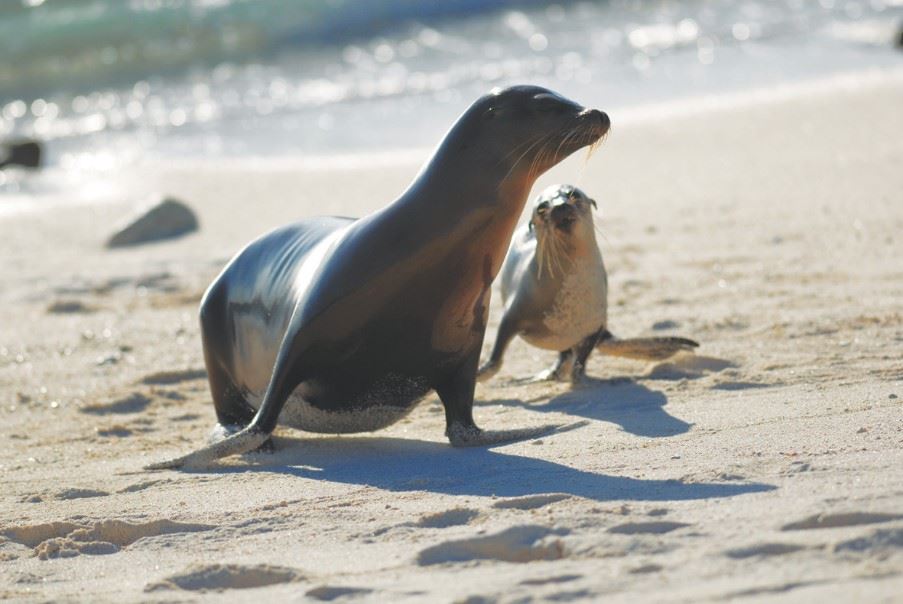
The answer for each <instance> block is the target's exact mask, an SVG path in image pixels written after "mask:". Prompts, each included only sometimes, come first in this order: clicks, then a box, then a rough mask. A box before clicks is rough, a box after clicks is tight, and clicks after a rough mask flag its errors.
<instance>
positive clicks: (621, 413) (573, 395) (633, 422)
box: [485, 377, 693, 437]
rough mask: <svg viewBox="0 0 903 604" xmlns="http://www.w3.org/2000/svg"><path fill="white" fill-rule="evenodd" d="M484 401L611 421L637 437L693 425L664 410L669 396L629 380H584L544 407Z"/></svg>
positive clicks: (667, 433) (673, 432) (513, 401)
mask: <svg viewBox="0 0 903 604" xmlns="http://www.w3.org/2000/svg"><path fill="white" fill-rule="evenodd" d="M485 402H486V403H487V404H500V405H509V406H518V407H523V408H525V409H529V410H531V411H538V412H540V413H551V412H555V413H567V414H569V415H577V416H580V417H585V418H587V419H592V420H597V421H604V422H610V423H613V424H618V425H619V426H621V429H622V430H624V431H625V432H630V433H631V434H636V435H637V436H649V437H665V436H676V435H677V434H683V433H685V432H688V431H689V430H690V428H691V427H692V426H693V424H690V423H687V422H685V421H683V420H682V419H679V418H677V417H674V416H673V415H671V414H669V413H668V412H667V411H665V410H664V406H665V405H666V404H667V403H668V397H666V396H665V395H664V394H662V393H661V392H659V391H657V390H652V389H650V388H647V387H646V386H643V385H642V384H638V383H636V382H634V381H633V380H632V379H630V378H615V379H608V380H602V379H598V378H591V377H585V378H584V379H583V381H581V383H580V385H579V386H577V387H575V388H574V389H573V390H571V391H569V392H565V393H564V394H561V395H559V396H556V397H554V398H552V399H550V400H549V401H548V402H547V403H545V404H528V403H526V402H523V401H519V400H516V399H506V400H495V401H485Z"/></svg>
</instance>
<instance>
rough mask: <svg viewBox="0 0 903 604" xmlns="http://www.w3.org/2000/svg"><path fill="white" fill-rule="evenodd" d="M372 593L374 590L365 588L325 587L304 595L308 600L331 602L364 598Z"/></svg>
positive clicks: (316, 588)
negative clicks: (341, 599)
mask: <svg viewBox="0 0 903 604" xmlns="http://www.w3.org/2000/svg"><path fill="white" fill-rule="evenodd" d="M372 591H373V590H372V589H365V588H363V587H333V586H330V585H324V586H322V587H314V588H313V589H310V590H308V591H306V592H305V593H304V595H305V596H307V597H308V598H313V599H314V600H320V601H321V602H331V601H332V600H337V599H338V598H353V597H356V596H363V595H365V594H369V593H371V592H372Z"/></svg>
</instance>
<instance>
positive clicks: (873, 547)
mask: <svg viewBox="0 0 903 604" xmlns="http://www.w3.org/2000/svg"><path fill="white" fill-rule="evenodd" d="M900 550H903V528H892V529H878V530H876V531H874V532H872V533H871V534H870V535H866V536H865V537H857V538H856V539H849V540H847V541H842V542H840V543H838V544H837V545H835V546H834V553H836V554H837V553H848V554H867V555H873V556H877V557H879V558H885V557H888V556H890V555H892V554H894V553H896V552H899V551H900Z"/></svg>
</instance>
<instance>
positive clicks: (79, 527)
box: [0, 520, 216, 560]
mask: <svg viewBox="0 0 903 604" xmlns="http://www.w3.org/2000/svg"><path fill="white" fill-rule="evenodd" d="M213 528H216V527H214V526H211V525H207V524H186V523H181V522H173V521H172V520H154V521H151V522H144V523H138V524H133V523H130V522H123V521H121V520H103V521H101V522H95V523H93V524H87V525H86V524H76V523H72V522H51V523H47V524H35V525H26V526H18V527H12V528H9V529H6V530H5V531H3V533H0V534H2V535H3V536H5V537H7V538H8V539H9V540H10V541H14V542H16V543H19V544H21V545H25V546H26V547H31V548H33V549H34V555H35V556H36V557H38V558H39V559H41V560H49V559H50V558H71V557H73V556H78V555H81V554H89V555H103V554H113V553H116V552H118V551H119V550H120V549H122V548H123V547H127V546H129V545H131V544H133V543H135V542H136V541H138V540H139V539H142V538H144V537H156V536H159V535H169V534H174V533H192V532H198V531H207V530H211V529H213Z"/></svg>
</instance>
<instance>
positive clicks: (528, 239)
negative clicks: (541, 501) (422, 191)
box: [477, 185, 699, 382]
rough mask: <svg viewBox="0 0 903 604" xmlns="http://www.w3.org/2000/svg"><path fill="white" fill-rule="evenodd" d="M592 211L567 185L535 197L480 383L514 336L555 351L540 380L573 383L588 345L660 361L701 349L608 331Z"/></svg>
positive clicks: (508, 269) (517, 240) (505, 278)
mask: <svg viewBox="0 0 903 604" xmlns="http://www.w3.org/2000/svg"><path fill="white" fill-rule="evenodd" d="M594 207H596V202H595V201H593V200H592V199H590V198H589V197H587V196H586V194H585V193H584V192H583V191H581V190H580V189H578V188H576V187H573V186H571V185H553V186H551V187H549V188H547V189H546V190H545V191H543V192H542V194H541V195H540V196H539V197H537V198H536V202H535V205H534V208H533V214H532V216H531V217H530V221H529V222H528V223H527V224H526V225H525V226H524V227H522V228H521V229H520V231H519V232H518V233H517V234H515V236H514V239H513V240H512V241H511V248H510V249H509V250H508V255H507V256H506V258H505V263H504V265H503V266H502V282H501V286H502V300H503V301H504V305H505V314H504V315H503V316H502V321H501V323H500V324H499V329H498V334H497V335H496V340H495V345H494V346H493V348H492V353H491V355H490V358H489V361H488V362H486V364H485V365H483V366H482V367H480V370H479V373H478V377H477V379H478V380H479V381H483V380H487V379H489V378H491V377H492V376H494V375H495V374H496V373H497V372H498V370H499V369H500V368H501V366H502V356H503V355H504V354H505V349H506V348H507V347H508V344H509V343H510V342H511V340H512V339H513V338H514V336H517V335H519V336H520V337H522V338H523V339H524V340H526V341H527V342H528V343H530V344H532V345H533V346H536V347H537V348H543V349H546V350H556V351H558V352H559V355H558V362H557V363H556V364H555V366H553V367H552V368H551V369H549V370H547V371H545V372H543V373H542V374H540V375H539V376H538V377H537V379H550V380H562V381H563V380H570V381H572V382H573V381H578V380H579V379H581V378H582V377H583V375H584V367H585V366H586V360H587V358H588V357H589V355H590V353H591V352H592V350H593V348H596V349H597V350H598V351H599V352H601V353H602V354H608V355H614V356H622V357H628V358H633V359H646V360H659V359H666V358H668V357H670V356H671V355H673V354H675V353H677V352H679V351H681V350H693V349H694V348H696V347H697V346H699V344H697V343H696V342H694V341H693V340H688V339H686V338H674V337H663V338H631V339H626V340H619V339H617V338H615V337H614V336H613V335H612V334H611V332H609V331H608V329H607V325H608V274H607V273H606V271H605V264H604V263H603V262H602V254H601V252H600V251H599V246H598V244H597V243H596V232H595V225H594V223H593V213H592V208H594Z"/></svg>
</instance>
